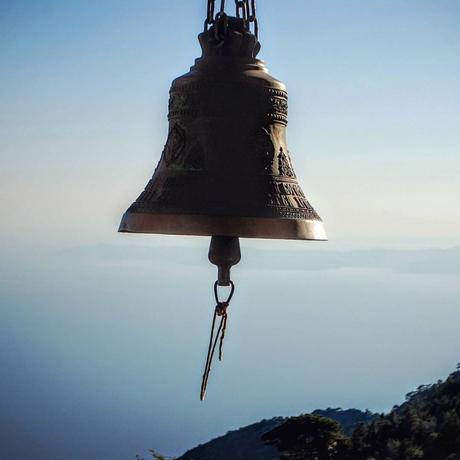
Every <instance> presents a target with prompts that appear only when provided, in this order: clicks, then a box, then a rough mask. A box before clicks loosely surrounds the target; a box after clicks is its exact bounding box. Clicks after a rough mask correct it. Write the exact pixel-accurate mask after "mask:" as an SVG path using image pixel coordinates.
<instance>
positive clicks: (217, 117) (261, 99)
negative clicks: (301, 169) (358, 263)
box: [119, 15, 326, 240]
mask: <svg viewBox="0 0 460 460" xmlns="http://www.w3.org/2000/svg"><path fill="white" fill-rule="evenodd" d="M216 21H217V22H216V24H215V25H214V26H213V27H212V28H211V29H210V30H208V31H206V32H204V33H202V34H200V36H199V41H200V44H201V47H202V49H203V56H202V57H201V58H200V59H197V60H196V62H195V65H194V66H193V67H192V68H191V70H190V72H189V73H187V74H185V75H183V76H181V77H179V78H177V79H176V80H174V82H173V84H172V87H171V91H170V101H169V115H168V119H169V135H168V139H167V141H166V145H165V148H164V150H163V153H162V155H161V159H160V162H159V164H158V166H157V168H156V170H155V172H154V174H153V177H152V179H151V180H150V181H149V183H148V184H147V186H146V188H145V190H144V191H143V192H142V194H141V195H140V196H139V198H138V199H137V200H136V202H135V203H134V204H133V205H132V206H131V207H130V208H129V209H128V210H127V211H126V213H125V214H124V216H123V219H122V222H121V225H120V229H119V230H120V231H121V232H131V233H162V234H176V235H203V236H213V235H220V236H231V237H243V238H280V239H300V240H325V239H326V234H325V232H324V228H323V222H322V221H321V218H320V217H319V215H318V214H317V213H316V211H315V210H314V209H313V207H312V206H311V205H310V203H309V202H308V200H307V199H306V197H305V195H304V193H303V191H302V188H301V187H300V185H299V183H298V181H297V178H296V174H295V171H294V168H293V165H292V161H291V157H290V153H289V150H288V147H287V144H286V125H287V113H288V96H287V92H286V87H285V86H284V84H283V83H281V82H280V81H278V80H276V79H275V78H273V77H271V76H270V75H269V74H268V71H267V68H266V67H265V65H264V63H263V62H262V61H260V60H258V59H256V55H257V53H258V51H259V49H260V45H259V43H258V41H257V39H256V37H255V35H254V34H252V33H250V32H249V31H248V28H247V25H246V21H244V19H242V18H233V17H228V16H226V15H223V16H221V17H220V18H218V19H217V20H216Z"/></svg>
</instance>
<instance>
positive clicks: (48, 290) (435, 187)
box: [0, 0, 460, 460]
mask: <svg viewBox="0 0 460 460" xmlns="http://www.w3.org/2000/svg"><path fill="white" fill-rule="evenodd" d="M258 4H259V22H260V39H261V42H262V51H261V53H260V57H261V58H262V59H263V60H264V61H266V63H267V65H268V68H269V69H270V72H271V73H272V75H273V76H275V77H276V78H278V79H280V80H282V81H283V82H284V83H286V85H287V87H288V90H289V95H290V106H289V110H290V114H289V126H288V142H289V146H290V151H291V154H292V156H293V161H294V166H295V170H296V172H297V175H298V176H299V179H300V181H301V184H302V186H303V189H304V191H305V192H306V194H307V196H308V198H309V199H310V201H311V203H312V204H313V205H314V207H315V209H316V210H317V211H318V212H319V213H320V215H321V216H322V217H323V219H324V222H325V226H326V230H327V232H328V235H329V238H330V241H329V242H327V243H308V242H307V243H305V242H283V241H257V240H244V241H242V243H241V244H242V250H243V261H242V263H241V265H240V266H238V267H236V268H235V269H234V278H235V282H236V284H237V293H236V295H235V298H234V301H233V304H232V311H231V316H230V324H229V334H228V337H227V343H226V345H225V346H226V349H225V352H226V353H225V360H224V362H223V363H222V364H220V365H216V366H215V367H214V369H213V375H212V377H211V381H210V389H209V396H208V400H207V401H206V403H204V404H203V403H200V402H199V401H198V390H199V380H200V376H201V372H202V365H203V360H204V358H205V356H204V354H205V352H206V342H207V339H208V337H207V335H208V333H209V322H210V320H211V313H212V308H213V305H212V302H213V299H212V292H211V286H212V283H213V280H214V278H215V273H214V270H213V267H212V266H210V265H209V263H208V262H207V259H206V253H207V245H208V240H207V239H205V238H193V237H165V236H153V235H147V236H140V235H121V234H118V233H117V231H116V230H117V227H118V223H119V220H120V218H121V215H122V213H123V212H124V210H125V209H126V208H127V207H128V206H129V205H130V204H131V202H132V201H134V199H135V198H136V197H137V195H138V194H139V192H140V191H141V190H142V189H143V187H144V186H145V184H146V183H147V181H148V179H149V178H150V176H151V174H152V172H153V169H154V168H155V166H156V163H157V161H158V160H159V157H160V154H161V151H162V149H163V145H164V142H165V139H166V134H167V120H166V115H167V105H168V91H169V87H170V84H171V81H172V80H173V78H175V77H177V76H179V75H181V74H183V73H185V72H187V71H188V69H189V67H190V66H191V65H193V62H194V59H195V58H197V57H199V55H200V49H199V45H198V41H197V39H196V36H197V35H198V33H200V32H201V29H202V24H203V20H204V16H205V10H206V2H205V1H204V0H203V1H201V0H193V1H190V0H169V1H160V0H149V1H147V0H139V1H132V2H125V1H119V0H111V1H108V0H100V1H97V2H94V1H89V0H73V1H71V0H69V1H67V2H58V1H56V0H35V1H27V0H20V1H17V0H15V1H13V0H0V62H1V64H0V210H1V212H2V215H3V225H1V226H0V345H1V346H0V367H1V369H2V379H1V380H0V414H1V415H0V427H2V430H0V432H2V433H3V438H0V440H1V442H0V446H1V447H0V454H1V449H4V452H3V456H4V457H6V458H11V460H14V459H15V458H21V459H22V458H27V457H25V455H27V454H24V452H27V453H28V455H30V452H33V453H34V455H35V457H34V458H36V459H39V460H40V459H42V458H43V459H47V460H51V459H58V460H61V459H62V460H64V459H65V460H81V459H83V458H84V459H85V460H86V459H87V460H93V459H94V460H100V459H102V458H110V459H111V460H118V459H120V460H121V459H128V458H134V457H135V455H136V454H137V453H139V454H141V453H144V452H146V450H147V449H148V448H150V447H153V448H156V449H157V450H159V451H161V452H164V453H165V454H170V455H178V454H180V453H182V452H183V451H185V450H186V449H187V448H191V447H194V446H195V445H196V444H198V443H200V442H204V441H207V440H209V439H210V438H212V437H214V436H217V435H220V434H223V433H225V432H226V431H227V430H229V429H234V428H237V427H239V426H242V425H244V424H248V423H252V422H255V421H258V420H259V419H261V418H270V417H272V416H277V415H294V414H298V413H301V412H305V411H309V410H314V409H317V408H324V407H327V406H338V407H344V408H345V407H357V408H361V409H365V408H369V409H371V410H376V411H386V410H389V409H390V408H391V407H392V405H393V404H396V403H398V402H401V401H402V399H403V397H404V394H405V393H407V392H408V391H411V390H413V389H414V388H415V387H417V386H418V385H420V384H422V383H429V382H432V381H435V380H437V379H438V378H442V377H444V376H446V375H447V374H448V373H449V372H450V371H451V370H453V369H454V368H455V365H456V363H457V362H458V361H460V355H459V353H458V350H459V349H460V338H459V337H460V326H459V324H460V309H459V302H458V298H459V293H460V292H459V291H460V283H459V281H460V262H458V261H459V260H460V255H459V249H458V248H459V247H460V212H459V209H458V197H459V196H460V156H459V149H460V129H459V122H460V59H459V57H460V30H459V28H458V22H459V20H460V3H459V2H458V1H456V0H418V1H416V0H405V1H403V0H385V1H383V0H375V1H369V0H349V1H346V2H345V1H339V0H331V1H323V2H313V1H309V0H308V1H305V0H289V1H288V2H286V1H285V2H280V1H275V0H259V2H258ZM0 456H1V455H0Z"/></svg>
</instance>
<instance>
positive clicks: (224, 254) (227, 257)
mask: <svg viewBox="0 0 460 460" xmlns="http://www.w3.org/2000/svg"><path fill="white" fill-rule="evenodd" d="M209 260H210V262H211V263H212V264H214V265H217V270H218V272H217V281H216V282H215V283H214V297H215V299H216V307H215V309H214V316H213V319H212V326H211V337H210V339H209V346H208V354H207V357H206V365H205V368H204V373H203V381H202V383H201V393H200V399H201V401H203V400H204V398H205V396H206V388H207V386H208V379H209V374H210V373H211V364H212V359H213V357H214V352H215V351H216V347H217V342H218V341H219V337H220V341H219V361H222V350H223V345H224V338H225V332H226V330H227V319H228V314H227V309H228V306H229V304H230V301H231V300H232V297H233V294H234V293H235V285H234V284H233V281H232V280H231V279H230V270H231V268H232V266H233V265H236V264H237V263H238V262H239V261H240V260H241V251H240V242H239V239H238V238H236V237H231V236H213V237H212V238H211V244H210V246H209ZM219 286H225V287H230V293H229V295H228V297H227V300H225V301H222V300H220V299H219V291H218V290H219ZM217 317H220V318H221V320H220V324H219V327H218V328H217V333H216V334H215V335H214V330H215V326H216V320H217Z"/></svg>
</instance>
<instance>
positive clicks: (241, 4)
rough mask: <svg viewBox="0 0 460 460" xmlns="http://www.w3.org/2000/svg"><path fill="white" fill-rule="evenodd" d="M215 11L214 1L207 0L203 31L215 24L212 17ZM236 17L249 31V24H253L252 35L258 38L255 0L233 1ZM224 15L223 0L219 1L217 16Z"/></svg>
mask: <svg viewBox="0 0 460 460" xmlns="http://www.w3.org/2000/svg"><path fill="white" fill-rule="evenodd" d="M215 9H216V0H208V10H207V16H206V20H205V22H204V30H205V31H207V30H208V28H209V26H212V25H214V24H215V18H216V16H215V15H214V13H215ZM235 9H236V17H237V18H241V19H243V20H244V21H245V22H246V23H247V28H248V30H249V31H250V30H251V23H253V24H254V34H255V36H256V37H257V38H259V23H258V21H257V14H256V10H257V7H256V0H235ZM223 14H225V0H220V11H219V13H218V16H219V17H220V16H222V15H223Z"/></svg>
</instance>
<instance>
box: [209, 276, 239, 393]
mask: <svg viewBox="0 0 460 460" xmlns="http://www.w3.org/2000/svg"><path fill="white" fill-rule="evenodd" d="M217 287H218V282H217V281H216V282H215V283H214V297H215V299H216V303H217V305H216V308H215V309H214V316H213V318H212V326H211V337H210V338H209V346H208V355H207V357H206V365H205V367H204V373H203V381H202V383H201V392H200V399H201V401H204V398H205V396H206V388H207V386H208V380H209V374H210V373H211V365H212V360H213V357H214V353H215V351H216V347H217V342H219V361H222V353H223V345H224V339H225V333H226V331H227V319H228V314H227V309H228V306H229V304H230V301H231V300H232V297H233V294H234V293H235V285H234V284H233V282H232V281H230V288H231V290H230V294H229V296H228V298H227V300H226V301H225V302H222V301H220V300H219V293H218V292H217ZM218 316H219V317H220V318H221V319H220V323H219V327H218V328H217V333H216V334H215V335H214V331H215V327H216V320H217V317H218ZM219 336H220V340H219Z"/></svg>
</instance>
